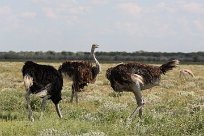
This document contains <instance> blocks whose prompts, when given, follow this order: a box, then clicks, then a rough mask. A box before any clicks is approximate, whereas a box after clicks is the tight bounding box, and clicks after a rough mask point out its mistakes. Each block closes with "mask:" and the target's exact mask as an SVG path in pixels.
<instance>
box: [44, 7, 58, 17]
mask: <svg viewBox="0 0 204 136" xmlns="http://www.w3.org/2000/svg"><path fill="white" fill-rule="evenodd" d="M42 10H43V12H44V14H45V16H47V17H48V18H50V19H55V18H57V15H56V13H55V12H54V10H53V9H52V8H50V7H43V8H42Z"/></svg>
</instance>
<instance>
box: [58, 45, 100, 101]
mask: <svg viewBox="0 0 204 136" xmlns="http://www.w3.org/2000/svg"><path fill="white" fill-rule="evenodd" d="M98 47H99V45H97V44H93V45H92V48H91V55H92V57H93V59H94V61H95V65H96V66H93V64H91V63H90V62H86V61H66V62H64V63H62V65H61V66H60V67H59V71H60V72H61V73H62V74H64V75H65V76H68V77H69V78H70V79H71V80H72V81H73V83H72V94H71V99H70V102H73V98H74V97H75V100H76V103H78V94H77V93H78V92H80V91H81V90H82V89H83V88H84V86H87V85H88V83H94V82H95V80H96V77H97V75H98V73H99V72H100V71H101V67H100V64H99V62H98V60H97V59H96V57H95V53H94V51H95V49H96V48H98Z"/></svg>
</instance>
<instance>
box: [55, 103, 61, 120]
mask: <svg viewBox="0 0 204 136" xmlns="http://www.w3.org/2000/svg"><path fill="white" fill-rule="evenodd" d="M55 108H56V111H57V114H58V116H59V118H62V113H61V110H60V107H59V103H57V104H55Z"/></svg>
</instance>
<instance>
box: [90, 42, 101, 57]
mask: <svg viewBox="0 0 204 136" xmlns="http://www.w3.org/2000/svg"><path fill="white" fill-rule="evenodd" d="M98 47H99V45H97V44H92V47H91V54H92V55H93V54H94V51H95V49H96V48H98Z"/></svg>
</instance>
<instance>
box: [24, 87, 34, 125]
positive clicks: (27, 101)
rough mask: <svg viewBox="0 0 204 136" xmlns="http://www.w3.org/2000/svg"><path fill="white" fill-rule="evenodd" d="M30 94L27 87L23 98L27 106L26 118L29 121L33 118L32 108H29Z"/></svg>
mask: <svg viewBox="0 0 204 136" xmlns="http://www.w3.org/2000/svg"><path fill="white" fill-rule="evenodd" d="M30 95H31V91H30V90H29V89H27V91H26V94H25V99H26V103H27V106H28V118H29V120H30V121H32V122H33V121H34V118H33V113H32V109H31V105H30Z"/></svg>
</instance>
